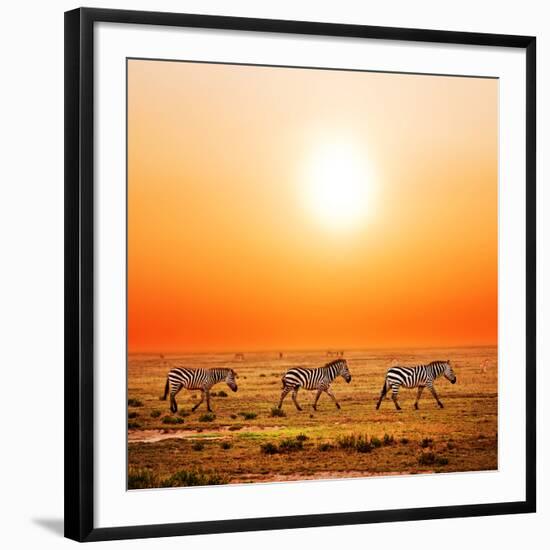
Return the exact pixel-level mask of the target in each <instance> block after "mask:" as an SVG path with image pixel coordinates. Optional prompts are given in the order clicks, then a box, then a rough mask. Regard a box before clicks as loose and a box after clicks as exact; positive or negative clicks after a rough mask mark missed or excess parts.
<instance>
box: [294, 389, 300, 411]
mask: <svg viewBox="0 0 550 550" xmlns="http://www.w3.org/2000/svg"><path fill="white" fill-rule="evenodd" d="M299 389H300V388H299V387H298V388H294V389H293V390H292V401H294V404H295V405H296V408H297V409H298V410H299V411H301V410H302V407H300V405H299V404H298V400H297V399H296V396H297V395H298V390H299Z"/></svg>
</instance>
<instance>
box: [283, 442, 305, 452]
mask: <svg viewBox="0 0 550 550" xmlns="http://www.w3.org/2000/svg"><path fill="white" fill-rule="evenodd" d="M303 448H304V442H303V441H297V440H296V439H283V440H282V441H281V442H280V443H279V450H280V451H281V452H292V451H301V450H302V449H303Z"/></svg>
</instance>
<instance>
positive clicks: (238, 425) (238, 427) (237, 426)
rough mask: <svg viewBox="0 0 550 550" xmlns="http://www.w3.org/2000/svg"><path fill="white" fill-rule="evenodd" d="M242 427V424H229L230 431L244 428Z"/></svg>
mask: <svg viewBox="0 0 550 550" xmlns="http://www.w3.org/2000/svg"><path fill="white" fill-rule="evenodd" d="M242 428H243V427H242V426H241V425H240V424H234V425H233V426H229V431H230V432H236V431H237V430H242Z"/></svg>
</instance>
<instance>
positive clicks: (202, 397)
mask: <svg viewBox="0 0 550 550" xmlns="http://www.w3.org/2000/svg"><path fill="white" fill-rule="evenodd" d="M203 401H204V390H201V400H200V401H199V402H198V403H197V404H196V405H193V408H192V409H191V410H192V411H193V412H195V411H196V410H197V409H198V408H199V406H200V404H201V403H202V402H203Z"/></svg>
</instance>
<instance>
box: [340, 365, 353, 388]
mask: <svg viewBox="0 0 550 550" xmlns="http://www.w3.org/2000/svg"><path fill="white" fill-rule="evenodd" d="M338 363H339V365H340V370H339V371H338V374H340V376H341V377H342V378H343V379H344V380H345V381H346V382H347V383H348V384H349V383H350V382H351V374H350V372H349V369H348V362H347V361H346V360H345V359H340V360H339V361H338Z"/></svg>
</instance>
